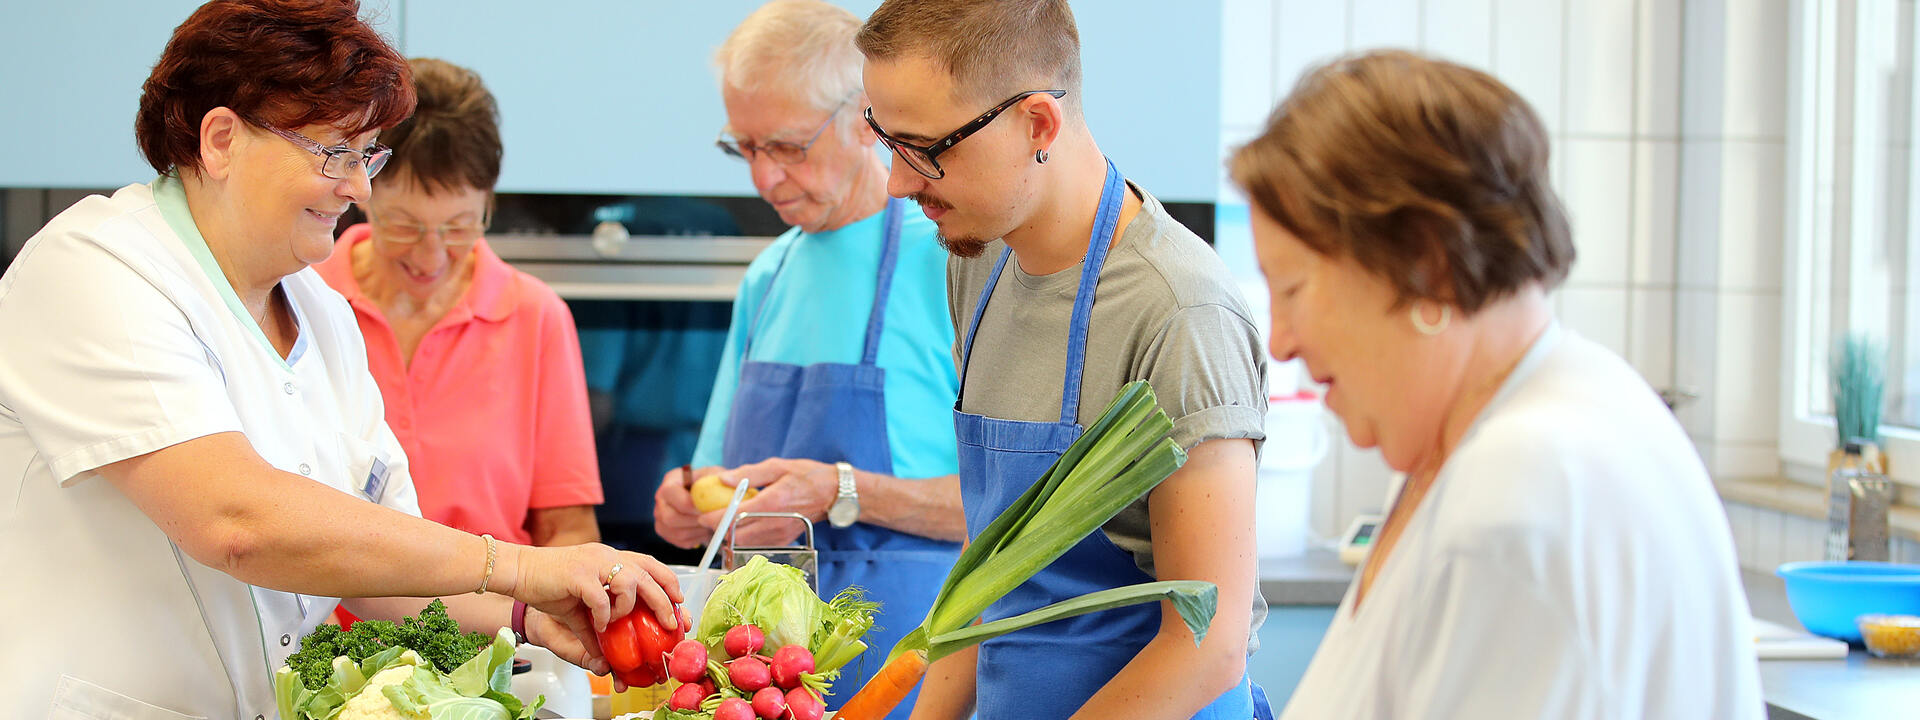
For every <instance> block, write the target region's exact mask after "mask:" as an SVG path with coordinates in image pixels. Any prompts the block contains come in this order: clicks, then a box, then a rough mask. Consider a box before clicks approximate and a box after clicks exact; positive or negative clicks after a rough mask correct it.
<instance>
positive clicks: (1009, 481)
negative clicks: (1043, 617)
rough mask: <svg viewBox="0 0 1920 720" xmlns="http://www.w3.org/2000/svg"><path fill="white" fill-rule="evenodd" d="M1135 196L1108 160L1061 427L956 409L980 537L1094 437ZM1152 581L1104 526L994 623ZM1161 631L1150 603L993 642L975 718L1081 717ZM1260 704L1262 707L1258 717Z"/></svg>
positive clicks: (987, 294)
mask: <svg viewBox="0 0 1920 720" xmlns="http://www.w3.org/2000/svg"><path fill="white" fill-rule="evenodd" d="M1126 192H1127V190H1126V184H1125V182H1124V181H1123V180H1122V179H1121V177H1120V172H1119V170H1117V169H1115V168H1114V166H1113V162H1112V161H1108V162H1107V180H1106V186H1105V189H1103V190H1102V191H1101V193H1100V210H1099V214H1098V215H1096V216H1095V219H1094V223H1093V236H1092V237H1091V238H1089V239H1088V241H1087V254H1086V258H1085V259H1084V260H1082V261H1081V270H1080V288H1079V291H1078V293H1077V294H1076V295H1075V296H1074V300H1073V317H1072V320H1071V322H1070V324H1069V326H1068V328H1067V375H1066V380H1065V381H1064V385H1063V386H1062V388H1061V392H1060V396H1061V399H1060V421H1059V422H1053V423H1046V422H1026V421H1019V420H1004V419H1000V418H991V417H985V416H981V415H973V414H969V413H966V412H962V411H961V410H960V404H959V403H958V402H956V403H955V404H954V411H953V427H954V433H955V435H956V436H957V437H958V440H959V450H960V496H961V501H962V502H963V503H964V505H965V507H966V511H967V535H968V536H969V537H978V536H979V534H980V532H981V531H982V530H985V529H986V527H987V524H988V523H990V522H992V521H993V519H994V518H995V517H996V516H998V515H999V514H1000V513H1002V512H1004V511H1005V510H1006V509H1007V507H1008V506H1009V505H1011V504H1012V503H1013V501H1014V500H1016V499H1018V498H1019V497H1020V495H1021V494H1022V493H1024V492H1026V491H1027V488H1028V487H1029V486H1030V485H1031V484H1032V483H1033V482H1034V481H1035V480H1038V479H1039V478H1040V476H1041V475H1043V474H1045V473H1046V471H1047V468H1048V467H1050V466H1052V465H1053V463H1054V461H1055V460H1057V459H1059V457H1060V455H1061V454H1062V453H1065V452H1066V450H1067V446H1069V445H1072V444H1073V441H1074V440H1075V439H1078V438H1079V437H1080V433H1081V432H1083V428H1081V427H1080V425H1079V424H1078V423H1076V422H1075V421H1076V420H1077V419H1078V415H1079V408H1080V382H1081V380H1080V377H1081V369H1082V367H1083V366H1084V365H1085V363H1086V350H1087V323H1088V321H1089V319H1090V318H1091V317H1092V315H1093V297H1094V289H1095V287H1096V286H1097V285H1098V284H1099V281H1100V268H1101V267H1102V266H1104V265H1105V264H1106V259H1107V246H1108V245H1110V244H1111V243H1112V240H1113V234H1114V231H1115V228H1116V227H1117V226H1118V225H1119V222H1120V207H1121V202H1122V199H1123V196H1124V194H1125V193H1126ZM1012 253H1013V250H1012V249H1011V248H1009V249H1007V250H1006V251H1005V252H1002V253H1001V254H1000V260H999V262H998V263H997V264H995V265H994V267H993V274H992V275H990V276H988V278H987V286H986V287H984V288H982V289H981V290H980V301H979V303H978V304H977V305H976V307H974V310H973V320H972V322H971V324H969V325H968V327H967V335H966V340H965V342H964V344H963V345H962V346H961V355H960V357H961V364H960V378H961V386H960V394H961V396H963V397H964V396H965V395H966V377H967V367H966V366H967V361H968V360H969V359H971V356H972V353H973V337H974V333H975V332H976V331H978V330H979V328H980V318H981V317H982V316H983V315H985V314H986V308H987V302H988V301H989V300H991V299H992V298H993V289H994V286H995V285H996V284H998V283H999V281H1000V273H1001V271H1002V270H1004V269H1006V266H1007V258H1008V257H1009V256H1010V255H1012ZM1153 580H1154V578H1152V577H1149V576H1148V575H1147V574H1146V573H1144V572H1141V571H1140V568H1139V566H1137V565H1135V564H1134V561H1133V555H1132V554H1130V553H1128V552H1126V551H1124V550H1121V549H1120V548H1119V547H1117V546H1115V545H1114V544H1113V542H1112V541H1111V540H1108V539H1107V534H1106V533H1105V532H1104V531H1095V532H1094V533H1093V534H1091V535H1088V536H1087V537H1086V539H1084V540H1081V541H1080V543H1079V544H1077V545H1075V546H1073V548H1072V549H1070V550H1068V551H1067V552H1066V554H1065V555H1062V556H1060V559H1058V560H1055V561H1053V564H1051V565H1048V566H1047V567H1046V568H1045V569H1043V570H1041V571H1040V572H1039V573H1038V574H1036V575H1034V576H1033V578H1032V579H1030V580H1028V581H1026V582H1025V583H1022V584H1021V585H1020V586H1019V587H1017V588H1014V590H1013V592H1011V593H1008V594H1007V595H1006V596H1005V597H1003V598H1001V599H1000V600H999V601H997V602H995V603H994V604H993V605H992V606H990V607H988V608H987V611H986V613H984V614H983V617H984V619H986V620H989V621H992V620H998V619H1001V618H1005V617H1011V616H1014V615H1018V614H1020V613H1023V612H1027V611H1029V610H1033V609H1036V608H1039V607H1042V606H1045V605H1050V604H1053V603H1055V602H1059V601H1061V600H1066V599H1068V598H1071V597H1074V596H1077V595H1084V594H1086V593H1090V592H1095V591H1099V590H1106V589H1109V588H1115V587H1120V586H1123V585H1132V584H1135V583H1144V582H1152V581H1153ZM1159 631H1160V604H1159V603H1150V604H1143V605H1132V606H1128V607H1123V608H1115V609H1112V610H1103V611H1100V612H1096V613H1090V614H1087V615H1081V616H1079V617H1075V618H1069V619H1066V620H1060V621H1056V622H1051V623H1047V624H1045V625H1040V626H1038V627H1033V628H1028V629H1026V630H1022V631H1020V632H1016V633H1012V634H1009V635H1003V636H1001V637H998V638H995V639H992V640H988V641H987V642H985V643H983V644H982V645H981V646H980V661H979V666H978V685H977V688H978V691H977V702H978V705H977V710H976V712H977V715H976V717H978V718H979V719H980V720H1009V719H1013V718H1064V717H1067V716H1069V715H1072V714H1073V713H1074V711H1076V710H1079V709H1080V706H1082V705H1085V704H1086V702H1087V700H1089V699H1091V698H1092V697H1093V694H1094V693H1095V692H1097V691H1099V690H1100V688H1101V687H1102V686H1104V685H1105V684H1106V683H1107V681H1109V680H1111V679H1113V677H1114V676H1115V675H1118V674H1119V673H1120V669H1121V668H1122V667H1125V666H1126V664H1127V663H1128V662H1130V661H1132V660H1133V656H1134V655H1137V654H1139V652H1140V650H1141V648H1144V647H1146V645H1147V642H1148V641H1149V640H1152V639H1153V637H1154V635H1155V634H1157V633H1158V632H1159ZM1263 695H1264V694H1263V693H1260V692H1259V690H1258V688H1257V687H1256V686H1253V685H1252V684H1251V683H1250V682H1249V681H1248V680H1247V678H1246V677H1245V676H1242V677H1241V679H1240V684H1239V685H1238V686H1236V687H1235V688H1234V689H1232V690H1229V691H1227V692H1226V693H1225V694H1223V695H1221V696H1220V697H1219V698H1218V699H1216V700H1214V701H1213V703H1212V704H1211V705H1208V706H1207V707H1206V708H1205V709H1202V710H1201V711H1200V714H1198V715H1195V716H1194V717H1195V718H1197V719H1199V718H1204V719H1206V720H1229V719H1231V720H1246V719H1247V718H1253V717H1260V718H1265V719H1270V718H1272V717H1273V714H1272V712H1271V711H1270V710H1267V709H1266V708H1265V702H1264V697H1263ZM1256 697H1259V698H1260V701H1258V702H1257V701H1256V699H1255V698H1256ZM1256 705H1258V706H1259V708H1258V709H1259V710H1261V711H1262V712H1260V713H1259V714H1258V715H1256Z"/></svg>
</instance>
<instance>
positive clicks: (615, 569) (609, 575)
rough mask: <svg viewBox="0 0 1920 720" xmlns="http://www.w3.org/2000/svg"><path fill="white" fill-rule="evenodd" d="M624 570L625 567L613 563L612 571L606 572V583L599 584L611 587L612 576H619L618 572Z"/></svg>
mask: <svg viewBox="0 0 1920 720" xmlns="http://www.w3.org/2000/svg"><path fill="white" fill-rule="evenodd" d="M625 569H626V566H625V565H621V564H620V563H614V564H613V569H611V570H608V571H607V581H606V582H604V583H601V584H602V585H612V584H613V576H615V575H619V574H620V571H621V570H625Z"/></svg>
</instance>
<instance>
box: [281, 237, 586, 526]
mask: <svg viewBox="0 0 1920 720" xmlns="http://www.w3.org/2000/svg"><path fill="white" fill-rule="evenodd" d="M371 235H372V230H371V228H369V227H368V226H367V225H355V226H353V227H350V228H348V229H347V231H346V232H345V233H344V234H342V235H341V237H340V240H339V242H338V243H337V244H336V245H335V246H334V250H333V256H332V257H330V258H328V259H327V261H326V262H324V263H321V264H319V265H318V266H316V269H317V270H319V272H320V276H321V277H322V278H325V279H326V281H327V284H328V285H331V286H333V289H335V290H337V291H339V292H340V294H341V295H343V296H345V297H346V299H347V302H348V304H350V305H352V307H353V311H354V316H355V319H356V320H357V321H358V323H359V325H360V333H361V334H362V335H364V336H365V337H366V341H367V365H368V368H369V369H370V370H371V371H372V373H373V378H374V381H375V382H376V383H378V384H379V386H380V395H381V397H382V399H384V400H385V401H386V416H387V424H388V425H389V426H391V427H392V428H393V433H394V434H395V435H396V436H398V437H399V438H400V445H401V447H403V448H405V449H406V451H407V459H408V461H409V462H410V464H411V465H412V468H413V482H414V486H415V487H416V488H417V489H418V492H419V496H420V511H421V514H422V515H424V516H425V517H427V518H429V519H432V520H434V521H437V522H440V523H442V524H445V525H449V526H452V527H455V528H459V529H461V530H465V531H467V532H471V533H491V534H493V536H494V537H497V538H501V539H503V540H510V541H512V542H517V543H527V542H530V541H531V540H532V536H531V535H530V534H529V533H528V531H527V527H526V525H527V514H528V511H529V510H532V509H536V508H551V507H567V506H572V505H598V504H600V503H601V501H602V496H601V490H600V468H599V464H598V460H597V459H596V456H595V454H594V448H593V421H592V418H591V417H590V416H589V415H588V411H587V385H586V377H585V373H584V370H583V369H582V366H581V364H580V338H579V335H578V333H577V332H576V331H575V329H574V325H573V314H572V313H571V312H569V311H568V309H567V305H566V303H565V302H562V301H561V300H560V296H558V295H556V294H554V292H553V290H552V289H551V288H549V287H547V286H546V285H545V284H543V283H541V282H540V281H539V280H536V279H534V278H533V277H532V276H530V275H527V274H526V273H523V272H520V271H518V270H515V269H513V268H512V267H511V266H509V265H507V263H506V262H505V261H503V260H501V259H500V256H498V255H495V254H494V253H493V250H492V249H491V248H489V247H487V243H486V241H485V240H482V241H480V242H479V243H478V244H475V245H474V247H473V253H474V255H475V257H474V260H475V262H474V266H473V282H472V284H471V285H469V286H468V287H467V292H466V294H465V295H464V296H462V297H461V298H460V300H459V302H458V303H457V304H455V305H454V306H453V308H452V309H450V310H448V311H447V314H446V316H445V317H442V318H441V319H440V321H439V322H438V323H435V324H434V326H433V329H432V330H429V331H427V335H426V337H424V338H422V339H421V340H420V345H419V347H417V348H416V349H415V350H414V354H413V361H412V363H411V364H409V363H407V362H406V360H405V359H404V358H402V357H401V355H400V342H399V340H398V339H397V338H396V337H395V336H394V333H393V328H392V326H391V325H389V324H388V323H387V320H386V317H385V316H384V315H383V314H382V313H381V310H380V307H379V306H378V305H376V304H375V303H374V302H373V300H372V299H371V298H369V297H367V295H366V294H365V293H362V292H361V291H360V284H359V283H358V282H357V281H355V280H354V277H353V247H354V245H356V244H358V243H362V242H366V241H367V240H368V239H369V238H370V237H371Z"/></svg>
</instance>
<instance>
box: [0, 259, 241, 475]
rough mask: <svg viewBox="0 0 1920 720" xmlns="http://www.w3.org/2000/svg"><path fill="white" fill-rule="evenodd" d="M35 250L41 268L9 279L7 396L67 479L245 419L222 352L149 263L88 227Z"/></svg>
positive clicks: (3, 396)
mask: <svg viewBox="0 0 1920 720" xmlns="http://www.w3.org/2000/svg"><path fill="white" fill-rule="evenodd" d="M33 252H34V253H35V254H38V255H40V256H41V257H39V258H36V264H37V266H38V268H39V271H38V272H32V273H16V274H15V276H14V277H11V278H9V282H8V284H6V285H4V286H0V337H5V338H7V339H8V343H7V345H8V348H7V351H6V352H5V353H0V404H3V405H4V406H5V411H6V412H8V413H10V414H12V415H13V416H14V417H16V418H17V419H18V420H19V422H20V423H21V425H23V426H24V427H25V429H26V432H27V435H28V436H29V437H30V438H31V440H32V442H33V444H34V446H35V447H36V448H37V449H38V451H39V452H40V453H41V454H42V455H43V456H45V457H46V459H47V464H48V466H49V467H50V468H51V469H52V471H53V475H54V477H55V478H57V479H59V481H60V482H61V484H63V485H64V484H70V483H71V482H73V481H74V480H75V479H76V477H77V476H79V475H81V474H82V473H85V472H88V471H91V470H94V469H96V468H99V467H101V466H103V465H107V464H111V463H114V462H118V461H120V460H125V459H127V458H131V457H137V456H140V455H144V454H147V453H150V452H153V451H155V450H159V449H162V448H165V447H168V446H171V445H175V444H178V443H181V442H185V441H187V440H191V439H194V438H198V437H204V436H207V435H212V434H215V433H221V432H229V431H238V430H240V429H241V427H240V419H239V416H238V413H236V412H235V410H234V407H233V404H232V402H231V400H230V399H229V398H228V397H227V393H226V387H225V382H224V378H223V376H222V373H221V371H220V367H219V364H218V362H217V361H216V360H215V359H214V357H213V354H212V352H211V351H209V350H208V349H207V347H206V345H205V344H204V343H203V342H202V341H201V340H200V338H199V337H198V336H197V335H196V334H195V333H194V330H193V326H192V323H191V322H190V321H189V320H188V317H187V315H186V313H185V312H184V311H183V310H181V309H180V308H179V307H178V306H177V305H176V304H174V303H173V302H172V301H171V300H170V299H169V298H168V297H167V295H166V294H165V293H163V292H162V291H161V290H160V289H159V288H157V287H155V286H154V285H153V283H152V282H150V281H149V280H148V278H147V277H145V276H143V275H142V274H141V272H140V271H137V270H136V269H135V268H133V267H130V266H129V265H128V264H127V261H124V260H122V259H121V258H120V257H118V256H116V255H115V254H113V253H111V252H109V251H108V250H106V249H105V248H103V247H101V246H100V245H98V244H96V243H95V242H93V241H92V240H91V239H89V238H87V237H85V236H82V235H79V234H77V233H69V234H67V235H65V236H54V237H45V238H42V240H41V242H39V243H38V244H37V245H36V246H35V247H34V250H33ZM26 259H27V258H25V257H22V258H20V259H19V261H25V260H26ZM147 271H148V272H154V270H152V269H150V268H149V269H147ZM76 287H82V288H84V290H80V291H76V290H75V288H76Z"/></svg>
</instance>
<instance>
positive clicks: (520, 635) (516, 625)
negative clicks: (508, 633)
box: [512, 600, 527, 644]
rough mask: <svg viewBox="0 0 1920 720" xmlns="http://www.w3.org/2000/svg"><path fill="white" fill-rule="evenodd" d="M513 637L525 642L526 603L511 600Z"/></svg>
mask: <svg viewBox="0 0 1920 720" xmlns="http://www.w3.org/2000/svg"><path fill="white" fill-rule="evenodd" d="M512 628H513V639H514V640H516V641H519V642H520V643H522V644H524V643H526V642H527V604H526V603H523V602H520V601H519V600H515V601H513V625H512Z"/></svg>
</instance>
